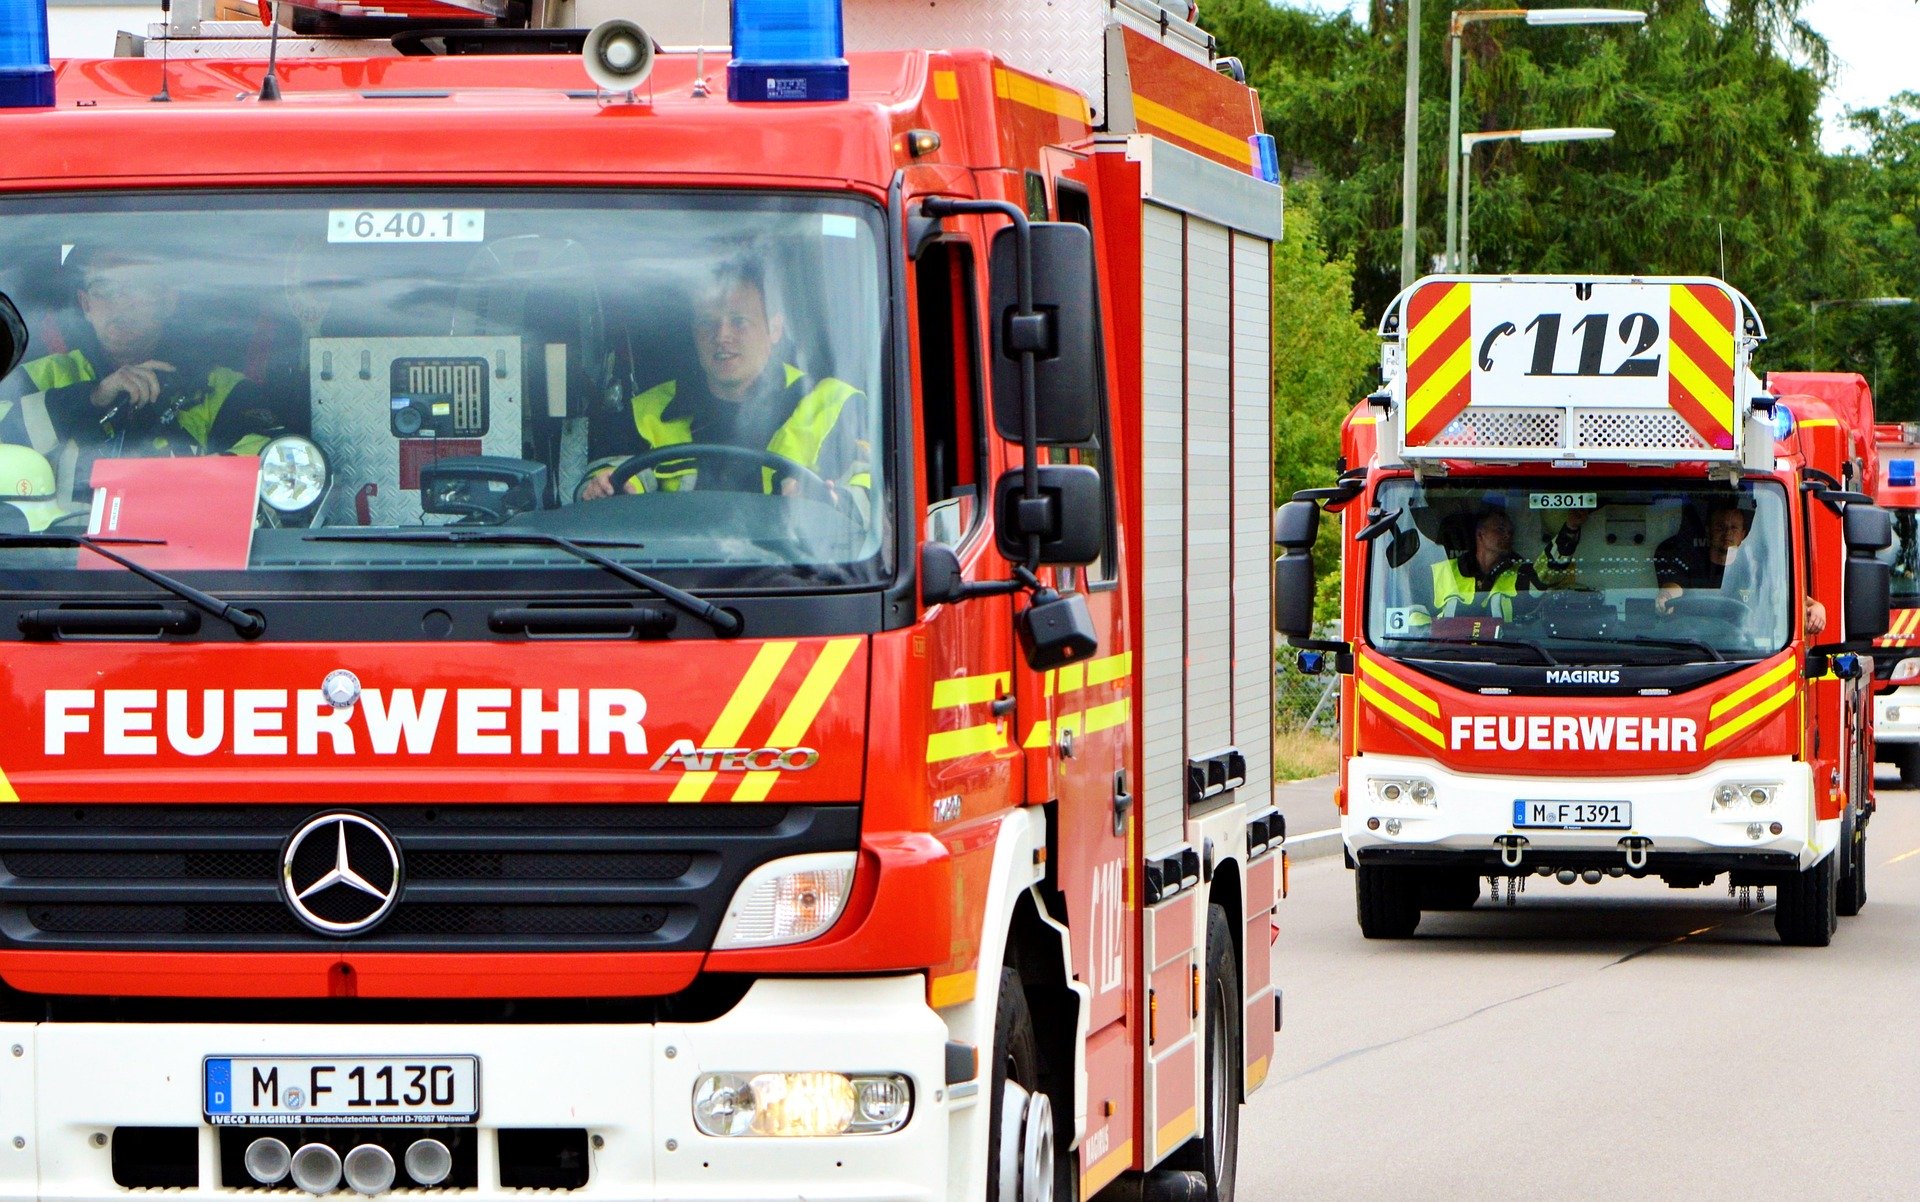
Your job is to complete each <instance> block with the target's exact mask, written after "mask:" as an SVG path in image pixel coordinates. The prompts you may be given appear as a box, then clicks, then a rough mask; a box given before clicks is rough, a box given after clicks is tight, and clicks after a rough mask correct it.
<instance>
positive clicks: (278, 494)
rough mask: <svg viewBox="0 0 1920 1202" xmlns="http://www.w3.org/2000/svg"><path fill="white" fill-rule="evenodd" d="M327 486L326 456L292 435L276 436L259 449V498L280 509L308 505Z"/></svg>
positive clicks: (295, 510) (294, 509)
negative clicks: (263, 447) (263, 448)
mask: <svg viewBox="0 0 1920 1202" xmlns="http://www.w3.org/2000/svg"><path fill="white" fill-rule="evenodd" d="M326 490H327V457H326V455H325V453H323V452H322V451H321V450H320V448H319V447H317V446H315V445H314V444H313V443H311V442H309V441H307V440H306V439H304V438H299V437H296V436H293V435H288V436H287V437H284V438H276V439H274V440H273V441H272V442H270V443H268V444H267V446H266V449H265V450H263V451H261V452H260V499H261V500H262V501H265V502H266V503H267V504H268V505H270V506H272V507H273V508H274V509H277V510H279V511H280V512H281V513H299V512H300V511H301V510H303V509H308V508H311V507H312V506H313V504H314V502H316V501H318V500H319V499H320V494H322V493H324V492H325V491H326Z"/></svg>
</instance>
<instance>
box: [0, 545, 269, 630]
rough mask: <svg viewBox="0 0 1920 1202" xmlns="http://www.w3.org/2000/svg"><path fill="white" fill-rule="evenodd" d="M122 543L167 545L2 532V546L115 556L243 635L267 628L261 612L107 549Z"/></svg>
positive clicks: (117, 560)
mask: <svg viewBox="0 0 1920 1202" xmlns="http://www.w3.org/2000/svg"><path fill="white" fill-rule="evenodd" d="M108 543H113V544H116V545H121V546H139V547H164V546H166V545H167V542H166V540H165V539H161V538H94V537H93V536H92V535H87V534H49V533H41V534H0V547H42V548H46V547H85V548H86V549H87V550H89V551H91V552H93V553H94V554H95V555H98V556H101V557H102V558H104V559H111V560H112V561H113V562H115V563H117V564H119V565H120V566H121V567H123V568H125V569H127V571H129V572H132V573H133V574H134V575H135V576H138V577H140V578H141V579H142V580H146V581H150V582H152V583H154V584H157V585H159V586H160V587H161V588H163V589H166V590H167V591H168V592H170V593H172V594H173V595H174V596H176V597H178V598H180V599H181V600H182V601H185V602H187V603H188V604H189V605H191V606H193V607H194V608H195V609H198V610H201V611H202V612H204V613H210V614H212V615H213V616H214V617H216V618H219V619H220V620H221V621H223V622H226V623H228V624H229V625H231V626H232V627H233V628H234V629H235V630H237V631H239V632H240V633H241V634H243V635H246V636H247V637H249V638H251V637H252V636H254V635H256V634H259V633H260V632H261V631H263V630H265V629H266V628H267V623H266V620H265V619H264V618H262V617H260V616H259V615H258V614H252V613H248V612H247V611H246V610H244V609H241V608H240V607H239V606H237V605H234V604H233V603H232V602H229V601H222V600H221V599H220V598H218V597H216V596H214V595H213V594H211V593H203V592H201V591H200V590H199V589H197V588H195V587H193V586H192V585H191V584H188V583H187V582H186V581H184V580H175V579H174V578H173V577H171V576H168V575H165V574H163V573H160V572H156V571H154V570H153V569H152V568H149V567H146V566H144V565H142V564H139V563H135V562H134V561H133V560H131V559H128V558H127V557H126V556H124V555H121V554H119V553H118V552H115V551H110V550H108V549H107V546H106V544H108Z"/></svg>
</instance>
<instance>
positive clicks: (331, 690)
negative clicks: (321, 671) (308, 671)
mask: <svg viewBox="0 0 1920 1202" xmlns="http://www.w3.org/2000/svg"><path fill="white" fill-rule="evenodd" d="M320 695H321V696H322V697H325V698H326V699H327V704H328V705H330V706H332V707H333V708H334V709H337V710H344V709H351V708H352V707H353V703H354V702H356V701H358V700H360V678H359V677H358V676H355V675H354V674H353V673H351V672H349V671H347V670H346V669H345V668H335V669H334V670H333V671H331V672H329V673H327V675H326V677H325V679H323V680H321V682H320Z"/></svg>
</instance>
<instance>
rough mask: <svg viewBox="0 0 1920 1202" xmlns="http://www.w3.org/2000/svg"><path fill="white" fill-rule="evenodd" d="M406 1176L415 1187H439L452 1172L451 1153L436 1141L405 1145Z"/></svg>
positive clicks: (427, 1140)
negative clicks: (411, 1179) (411, 1180)
mask: <svg viewBox="0 0 1920 1202" xmlns="http://www.w3.org/2000/svg"><path fill="white" fill-rule="evenodd" d="M406 1165H407V1176H409V1177H411V1178H413V1183H414V1184H415V1185H439V1184H440V1183H441V1182H442V1181H445V1180H446V1179H447V1177H448V1175H450V1174H451V1173H452V1172H453V1152H452V1151H451V1150H449V1149H448V1147H447V1145H445V1144H443V1143H441V1142H440V1141H439V1140H437V1139H416V1140H414V1141H413V1142H412V1143H411V1144H409V1145H407V1159H406Z"/></svg>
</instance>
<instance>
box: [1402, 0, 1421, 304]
mask: <svg viewBox="0 0 1920 1202" xmlns="http://www.w3.org/2000/svg"><path fill="white" fill-rule="evenodd" d="M1419 172H1420V0H1407V117H1406V134H1405V144H1404V145H1403V146H1402V147H1401V149H1400V286H1401V287H1402V288H1405V287H1406V286H1407V285H1409V284H1411V283H1413V277H1414V276H1415V275H1416V274H1418V268H1419V264H1418V263H1417V262H1416V261H1415V259H1416V254H1415V250H1414V233H1415V228H1416V227H1415V216H1416V214H1415V209H1416V208H1417V206H1418V202H1419V190H1418V189H1419Z"/></svg>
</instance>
